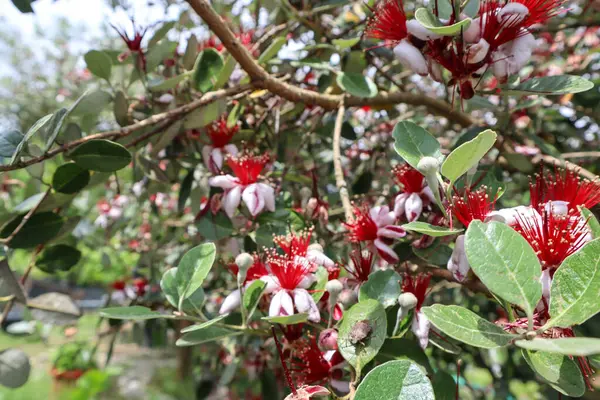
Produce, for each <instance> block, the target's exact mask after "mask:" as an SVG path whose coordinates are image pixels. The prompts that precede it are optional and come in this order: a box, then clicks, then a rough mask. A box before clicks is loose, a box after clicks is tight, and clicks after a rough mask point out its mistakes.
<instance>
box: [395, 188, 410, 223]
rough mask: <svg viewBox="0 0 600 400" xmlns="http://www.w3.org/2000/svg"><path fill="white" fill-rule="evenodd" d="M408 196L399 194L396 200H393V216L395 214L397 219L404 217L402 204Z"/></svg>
mask: <svg viewBox="0 0 600 400" xmlns="http://www.w3.org/2000/svg"><path fill="white" fill-rule="evenodd" d="M408 196H409V195H408V193H400V194H399V195H398V196H396V200H394V214H396V217H397V218H400V217H401V216H403V215H404V204H405V203H406V199H407V198H408Z"/></svg>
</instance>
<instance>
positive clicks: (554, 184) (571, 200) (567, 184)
mask: <svg viewBox="0 0 600 400" xmlns="http://www.w3.org/2000/svg"><path fill="white" fill-rule="evenodd" d="M529 193H530V195H531V206H532V207H534V208H535V209H537V210H538V212H541V211H542V209H543V208H547V207H546V204H547V203H548V202H553V203H552V204H553V206H552V207H553V208H555V207H557V205H558V204H557V202H564V203H565V204H566V205H567V207H568V210H569V212H575V213H579V211H578V209H577V206H583V207H586V208H588V209H589V208H592V207H594V206H595V205H596V204H598V203H600V181H598V180H594V181H591V180H588V179H582V178H580V177H579V174H577V172H576V171H573V170H570V169H559V168H554V171H545V170H542V171H541V172H540V173H539V174H536V177H535V180H534V181H532V182H530V184H529Z"/></svg>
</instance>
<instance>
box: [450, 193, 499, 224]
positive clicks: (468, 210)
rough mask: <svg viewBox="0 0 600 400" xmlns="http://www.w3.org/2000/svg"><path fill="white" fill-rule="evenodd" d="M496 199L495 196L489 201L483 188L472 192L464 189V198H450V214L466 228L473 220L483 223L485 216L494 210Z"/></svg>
mask: <svg viewBox="0 0 600 400" xmlns="http://www.w3.org/2000/svg"><path fill="white" fill-rule="evenodd" d="M497 198H498V196H497V195H496V197H494V199H493V200H491V201H490V196H489V195H488V193H487V187H485V186H484V187H482V188H480V189H478V190H476V191H474V192H472V191H471V190H470V189H468V188H465V190H464V196H462V197H458V196H453V197H452V204H451V205H450V208H451V212H452V214H453V215H454V216H455V217H456V219H458V220H459V221H460V223H461V224H463V225H464V226H465V228H466V227H468V226H469V224H470V223H471V221H473V220H475V219H478V220H480V221H482V222H483V221H485V218H486V216H487V215H488V214H489V213H490V212H491V211H493V210H494V206H495V204H496V200H497Z"/></svg>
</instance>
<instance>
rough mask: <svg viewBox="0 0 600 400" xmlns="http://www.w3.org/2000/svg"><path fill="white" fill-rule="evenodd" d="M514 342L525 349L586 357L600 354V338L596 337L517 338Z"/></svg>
mask: <svg viewBox="0 0 600 400" xmlns="http://www.w3.org/2000/svg"><path fill="white" fill-rule="evenodd" d="M515 344H516V345H517V346H519V347H521V348H523V349H527V350H539V351H547V352H548V353H558V354H564V355H566V356H575V357H587V356H591V355H594V354H600V339H596V338H585V337H565V338H559V339H543V338H535V339H533V340H517V341H516V342H515Z"/></svg>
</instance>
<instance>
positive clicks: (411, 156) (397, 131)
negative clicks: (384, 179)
mask: <svg viewBox="0 0 600 400" xmlns="http://www.w3.org/2000/svg"><path fill="white" fill-rule="evenodd" d="M392 136H393V137H394V149H396V153H398V154H399V155H400V157H402V158H403V159H404V161H406V162H407V163H409V164H410V166H411V167H413V168H417V165H418V164H419V161H420V160H421V158H423V157H426V156H428V157H433V158H436V159H437V160H438V161H439V162H440V163H441V162H442V161H443V159H444V156H443V155H442V152H441V151H440V144H439V143H438V141H437V140H436V138H434V137H433V136H432V135H431V133H429V132H427V131H426V130H425V129H423V128H421V127H420V126H419V125H417V124H415V123H414V122H412V121H400V122H398V123H397V124H396V126H395V127H394V132H393V133H392Z"/></svg>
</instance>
